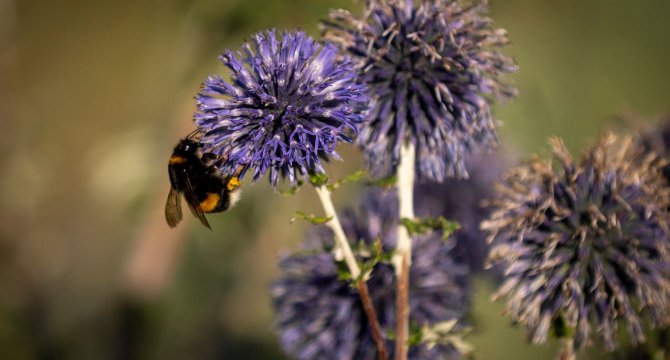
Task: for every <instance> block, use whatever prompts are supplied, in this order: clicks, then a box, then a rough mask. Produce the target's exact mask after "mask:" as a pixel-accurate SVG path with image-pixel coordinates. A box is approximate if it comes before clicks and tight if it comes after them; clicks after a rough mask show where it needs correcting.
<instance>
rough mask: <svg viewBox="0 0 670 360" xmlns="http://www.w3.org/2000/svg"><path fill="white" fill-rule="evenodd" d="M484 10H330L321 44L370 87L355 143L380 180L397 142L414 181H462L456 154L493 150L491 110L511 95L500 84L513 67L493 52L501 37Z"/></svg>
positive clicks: (444, 5) (394, 5) (379, 4)
mask: <svg viewBox="0 0 670 360" xmlns="http://www.w3.org/2000/svg"><path fill="white" fill-rule="evenodd" d="M487 10H488V5H487V3H486V2H485V1H483V2H479V3H477V4H476V5H473V6H471V7H468V8H461V6H460V5H459V4H458V1H456V0H434V1H425V0H423V1H414V0H370V1H368V6H367V8H366V10H365V16H363V18H357V17H355V16H353V15H352V14H351V13H349V12H348V11H346V10H337V11H333V12H331V14H330V16H329V19H328V21H326V22H325V23H324V35H325V38H326V39H328V40H330V41H333V42H334V43H336V44H338V45H339V46H340V47H341V48H342V49H343V50H346V51H348V52H349V53H350V54H352V56H353V57H354V58H355V59H356V60H357V61H358V68H359V71H360V73H361V77H362V79H363V80H364V81H365V82H366V83H367V84H368V87H369V92H370V95H371V100H372V104H371V111H370V122H369V123H368V124H366V126H364V127H363V128H362V129H361V132H360V135H359V137H358V144H359V145H361V146H362V147H363V148H364V150H365V155H366V160H367V163H368V165H369V167H370V168H371V169H374V170H375V171H376V172H377V173H378V174H379V175H387V174H389V173H391V172H392V171H393V170H394V167H395V166H396V165H397V164H398V162H399V157H400V148H401V146H402V145H403V144H404V143H406V142H411V143H413V144H414V146H415V148H416V172H417V174H418V176H419V178H420V179H429V180H433V181H442V180H443V179H444V178H445V177H467V176H468V172H467V170H466V168H465V165H464V157H465V155H466V154H467V153H468V152H470V151H471V150H472V149H474V148H476V147H480V148H484V149H489V148H491V147H492V146H494V145H496V144H497V134H496V133H497V127H498V124H497V122H496V121H495V120H494V119H493V117H492V115H491V105H492V103H493V101H494V100H495V99H498V98H509V97H513V96H515V95H516V89H515V88H514V87H513V86H511V85H510V84H509V83H508V82H506V80H505V74H506V73H511V72H514V71H516V65H515V64H514V62H513V61H512V60H511V59H510V58H509V57H507V56H505V55H503V54H502V53H501V52H500V51H499V49H500V48H502V47H503V46H505V45H507V43H508V40H507V36H506V32H505V30H503V29H494V28H493V27H492V26H491V23H492V21H491V19H489V18H488V17H486V16H485V15H484V14H485V13H486V12H487Z"/></svg>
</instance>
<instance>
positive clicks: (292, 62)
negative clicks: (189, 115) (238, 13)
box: [195, 31, 367, 187]
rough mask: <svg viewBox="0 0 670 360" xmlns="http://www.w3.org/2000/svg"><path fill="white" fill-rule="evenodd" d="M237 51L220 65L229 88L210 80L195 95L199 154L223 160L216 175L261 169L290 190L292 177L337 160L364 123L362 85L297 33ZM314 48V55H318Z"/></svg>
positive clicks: (330, 51) (346, 62)
mask: <svg viewBox="0 0 670 360" xmlns="http://www.w3.org/2000/svg"><path fill="white" fill-rule="evenodd" d="M253 40H254V42H253V44H248V43H247V44H244V45H243V50H244V53H241V52H237V53H236V54H235V53H233V52H232V51H230V50H228V51H226V52H225V53H224V54H223V55H221V61H222V62H223V64H224V65H225V66H227V67H228V68H229V69H230V75H231V78H232V82H227V81H225V80H223V78H221V77H220V76H218V75H212V76H210V77H209V78H208V79H207V80H205V82H204V84H203V89H202V92H201V93H200V94H199V95H198V96H197V100H198V112H197V113H196V115H195V121H196V124H197V125H198V126H199V127H200V128H201V129H202V130H204V132H205V134H204V136H203V137H202V140H201V143H202V144H203V146H204V151H205V152H211V153H214V154H217V155H220V156H222V157H223V159H224V161H223V162H222V163H221V165H220V168H221V171H222V172H224V173H234V172H236V171H240V170H241V171H242V173H241V176H244V173H245V172H246V170H247V169H250V168H251V169H253V172H254V179H258V178H259V177H261V176H263V175H264V174H265V173H266V172H268V171H269V174H270V176H269V178H270V182H271V183H272V185H273V186H275V187H276V185H277V180H278V178H279V177H280V176H282V177H288V179H289V181H290V182H291V183H292V184H294V183H295V182H296V181H297V178H298V177H299V176H305V175H306V174H308V173H309V172H323V168H322V166H321V159H324V160H328V159H329V158H331V157H334V158H339V157H338V155H337V153H336V152H335V146H336V145H337V143H338V142H340V141H345V142H350V141H352V140H351V138H350V135H351V134H353V133H355V132H356V131H357V128H358V126H359V125H360V124H361V123H362V122H363V121H364V120H365V115H364V111H365V106H364V105H363V104H365V103H366V102H367V95H366V91H365V86H363V85H361V84H359V83H357V82H356V74H355V71H354V64H353V63H352V61H351V60H350V59H349V58H346V57H345V58H340V57H338V54H337V52H338V50H337V48H336V47H335V46H334V45H331V44H325V45H323V46H320V45H319V44H318V43H316V42H315V41H314V40H313V39H312V38H311V37H309V36H307V35H305V34H304V33H302V32H296V33H290V32H287V33H285V34H284V35H283V37H282V38H281V39H277V37H276V36H275V33H274V31H265V32H261V33H257V34H255V35H254V36H253ZM319 49H320V51H319Z"/></svg>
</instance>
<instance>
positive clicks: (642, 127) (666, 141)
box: [626, 114, 670, 181]
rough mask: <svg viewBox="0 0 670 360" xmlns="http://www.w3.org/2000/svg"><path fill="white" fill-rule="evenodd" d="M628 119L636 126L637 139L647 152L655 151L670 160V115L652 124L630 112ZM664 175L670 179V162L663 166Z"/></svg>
mask: <svg viewBox="0 0 670 360" xmlns="http://www.w3.org/2000/svg"><path fill="white" fill-rule="evenodd" d="M626 120H628V122H631V123H632V124H633V126H634V127H636V128H637V129H636V130H637V131H636V136H635V141H636V142H637V143H638V144H640V145H641V146H642V147H643V149H644V150H645V151H647V152H654V153H656V154H658V156H660V157H661V158H663V159H666V160H670V115H666V116H663V117H660V118H659V119H658V121H657V122H656V123H655V124H653V125H650V124H648V123H647V122H645V121H644V120H642V119H640V117H639V116H636V115H633V114H629V115H626ZM663 176H665V178H666V179H667V180H668V181H670V164H666V165H665V166H664V167H663Z"/></svg>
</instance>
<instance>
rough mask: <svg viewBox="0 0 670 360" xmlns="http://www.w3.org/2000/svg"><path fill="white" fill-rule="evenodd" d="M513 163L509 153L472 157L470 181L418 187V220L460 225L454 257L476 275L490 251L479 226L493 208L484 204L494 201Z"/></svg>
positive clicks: (415, 192)
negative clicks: (431, 218) (429, 218)
mask: <svg viewBox="0 0 670 360" xmlns="http://www.w3.org/2000/svg"><path fill="white" fill-rule="evenodd" d="M511 162H512V160H511V157H510V156H508V155H507V154H505V152H499V151H496V152H494V153H490V154H484V153H476V154H471V155H469V156H468V157H467V158H466V161H465V163H466V164H467V166H468V169H469V172H470V177H469V178H468V179H454V178H451V179H445V180H444V182H442V183H434V182H424V183H420V184H416V186H415V187H414V204H415V212H416V213H417V216H419V217H424V216H444V217H445V218H446V219H449V220H454V221H457V222H458V223H459V225H460V229H459V230H457V231H456V232H454V234H453V235H452V236H451V239H453V240H455V242H456V245H455V248H454V251H453V254H454V256H455V257H456V258H458V259H459V260H460V261H462V262H464V263H466V264H468V265H469V266H470V270H471V271H472V272H477V271H481V270H482V269H483V266H484V260H485V259H486V256H487V255H488V250H489V244H488V243H487V242H486V234H485V233H484V232H483V231H482V230H481V229H480V228H479V224H480V223H481V221H482V220H484V219H485V218H486V217H488V216H489V214H490V208H488V207H484V206H483V205H482V203H483V201H484V200H485V199H489V198H491V197H493V194H494V192H493V188H494V183H495V182H496V181H498V180H500V177H501V176H502V173H503V171H504V170H505V169H506V167H507V166H508V165H509V164H511Z"/></svg>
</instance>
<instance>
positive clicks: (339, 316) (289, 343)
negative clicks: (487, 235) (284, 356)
mask: <svg viewBox="0 0 670 360" xmlns="http://www.w3.org/2000/svg"><path fill="white" fill-rule="evenodd" d="M397 209H398V204H397V199H396V198H395V195H394V194H392V193H391V194H384V193H382V192H374V193H372V194H368V196H366V197H365V202H364V203H363V204H362V207H361V209H360V211H357V212H354V211H346V212H345V213H344V214H343V216H341V220H342V224H343V227H344V230H345V232H346V234H347V236H348V238H349V239H350V240H351V241H361V242H363V243H364V244H367V245H368V246H369V245H371V244H372V243H373V242H374V241H375V239H377V237H380V239H381V241H382V246H383V250H384V251H391V250H392V249H394V247H395V241H396V240H395V236H396V226H397ZM332 244H333V235H332V233H331V232H330V231H329V230H327V229H326V228H319V229H317V230H316V231H313V232H311V233H310V234H308V237H307V239H306V242H305V246H304V247H305V249H304V251H303V252H299V253H297V254H294V255H291V256H288V257H286V258H284V259H283V260H282V262H281V263H280V268H281V271H282V274H281V277H280V278H279V279H278V280H277V281H276V282H275V283H274V284H273V286H272V297H273V299H274V305H275V309H276V317H277V328H278V331H279V335H280V341H281V345H282V347H283V348H284V350H285V351H286V352H288V353H289V354H291V355H292V356H294V357H295V358H297V359H369V360H374V359H375V358H376V353H375V346H374V342H373V339H372V335H371V333H370V330H369V326H368V322H367V318H366V316H365V313H364V310H363V307H362V304H361V302H360V300H359V297H358V294H357V293H356V290H355V289H354V288H352V287H351V286H350V285H349V284H348V283H347V282H345V281H343V280H340V279H338V268H339V265H338V264H337V263H336V262H335V261H334V260H333V256H332V255H331V254H330V253H329V252H328V251H327V249H329V248H331V247H332ZM452 247H453V244H451V243H447V242H445V241H443V240H442V239H441V236H440V235H439V234H431V235H425V236H417V237H415V239H414V251H413V257H412V268H411V272H410V284H411V285H410V286H411V290H410V307H411V315H410V316H411V322H412V323H413V324H414V325H416V326H422V325H424V324H434V323H438V322H443V321H447V320H454V319H457V320H463V319H464V317H465V315H466V313H467V311H468V306H469V289H468V287H469V286H468V280H467V275H468V268H467V266H465V265H463V264H459V263H457V262H455V261H454V260H453V258H452ZM359 255H361V256H362V257H363V258H365V257H366V255H365V254H364V253H363V251H361V250H359ZM367 256H369V255H367ZM368 288H369V292H370V297H371V298H372V302H373V304H374V306H375V309H376V311H377V315H378V317H379V322H380V324H381V326H382V327H383V330H387V331H393V329H394V326H395V289H396V286H395V274H394V270H393V267H392V266H391V265H390V264H387V263H379V264H377V266H376V267H375V268H374V270H373V272H372V274H371V276H370V279H369V281H368ZM387 349H390V350H392V349H393V342H392V341H391V340H390V339H389V341H388V342H387ZM459 357H460V356H459V353H458V351H457V350H456V348H455V347H454V346H453V345H447V344H441V345H437V346H435V347H434V348H432V349H430V350H429V349H428V347H427V346H426V345H424V344H421V345H418V346H414V347H412V348H411V350H410V358H412V359H444V358H448V359H455V358H459Z"/></svg>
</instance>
